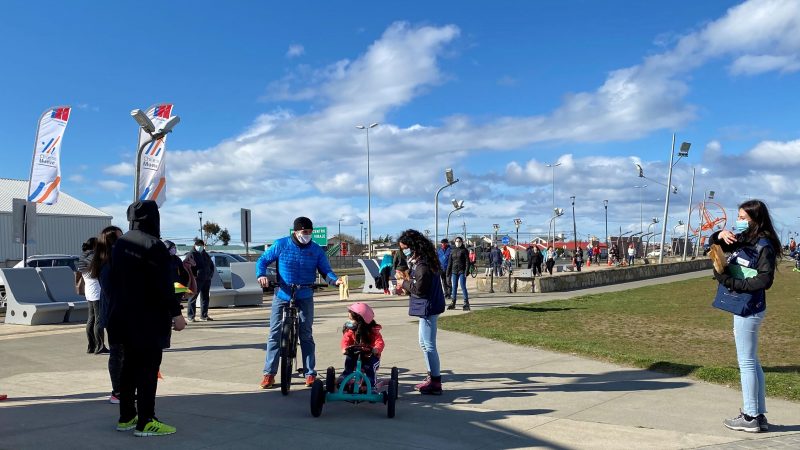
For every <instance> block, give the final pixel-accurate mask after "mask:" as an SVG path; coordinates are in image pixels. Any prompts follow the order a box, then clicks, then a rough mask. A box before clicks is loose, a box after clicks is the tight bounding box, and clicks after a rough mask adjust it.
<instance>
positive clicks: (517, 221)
mask: <svg viewBox="0 0 800 450" xmlns="http://www.w3.org/2000/svg"><path fill="white" fill-rule="evenodd" d="M520 225H522V219H520V218H516V219H514V227H515V228H516V229H517V242H516V247H519V226H520ZM518 251H519V250H518ZM517 268H519V255H517Z"/></svg>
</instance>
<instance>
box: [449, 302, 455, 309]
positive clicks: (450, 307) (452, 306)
mask: <svg viewBox="0 0 800 450" xmlns="http://www.w3.org/2000/svg"><path fill="white" fill-rule="evenodd" d="M447 309H456V302H453V303H450V304H449V305H447Z"/></svg>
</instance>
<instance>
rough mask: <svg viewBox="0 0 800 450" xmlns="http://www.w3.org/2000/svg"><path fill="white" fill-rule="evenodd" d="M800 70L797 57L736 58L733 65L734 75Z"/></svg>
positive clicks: (749, 56)
mask: <svg viewBox="0 0 800 450" xmlns="http://www.w3.org/2000/svg"><path fill="white" fill-rule="evenodd" d="M799 69H800V60H798V59H797V56H796V55H744V56H740V57H738V58H736V60H735V61H734V62H733V64H732V65H731V69H730V70H731V73H732V74H734V75H758V74H760V73H763V72H771V71H773V70H777V71H780V72H783V73H786V72H796V71H797V70H799Z"/></svg>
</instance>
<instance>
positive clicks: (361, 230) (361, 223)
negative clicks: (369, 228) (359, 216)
mask: <svg viewBox="0 0 800 450" xmlns="http://www.w3.org/2000/svg"><path fill="white" fill-rule="evenodd" d="M358 225H359V227H360V230H359V231H358V239H359V240H360V241H361V245H364V222H359V223H358Z"/></svg>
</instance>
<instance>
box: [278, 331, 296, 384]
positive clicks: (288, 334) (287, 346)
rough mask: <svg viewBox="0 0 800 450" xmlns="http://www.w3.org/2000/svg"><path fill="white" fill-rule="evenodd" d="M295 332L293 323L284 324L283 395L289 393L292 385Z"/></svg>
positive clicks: (282, 341) (282, 336)
mask: <svg viewBox="0 0 800 450" xmlns="http://www.w3.org/2000/svg"><path fill="white" fill-rule="evenodd" d="M293 334H294V329H293V327H292V325H291V323H286V324H284V325H283V330H282V331H281V394H283V395H289V389H290V388H291V386H292V363H293V362H294V355H293V353H294V352H293V351H292V343H293V342H294V336H293Z"/></svg>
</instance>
